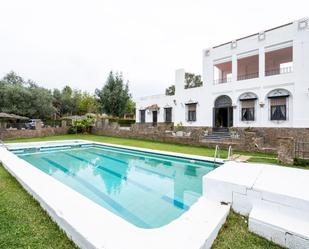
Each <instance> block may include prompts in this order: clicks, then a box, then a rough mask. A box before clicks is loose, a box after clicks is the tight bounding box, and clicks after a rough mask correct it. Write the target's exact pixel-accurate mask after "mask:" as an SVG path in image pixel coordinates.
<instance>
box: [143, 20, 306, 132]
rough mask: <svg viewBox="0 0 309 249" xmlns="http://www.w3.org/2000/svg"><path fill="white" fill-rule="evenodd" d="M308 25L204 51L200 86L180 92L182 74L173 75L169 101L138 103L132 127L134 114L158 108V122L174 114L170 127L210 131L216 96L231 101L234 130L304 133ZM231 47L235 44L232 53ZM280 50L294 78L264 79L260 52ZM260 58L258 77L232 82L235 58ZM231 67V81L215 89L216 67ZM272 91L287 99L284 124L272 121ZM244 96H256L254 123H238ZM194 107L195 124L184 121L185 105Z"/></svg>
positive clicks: (295, 24)
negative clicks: (286, 50) (168, 111)
mask: <svg viewBox="0 0 309 249" xmlns="http://www.w3.org/2000/svg"><path fill="white" fill-rule="evenodd" d="M308 26H309V23H308V25H307V27H306V28H304V29H301V30H300V29H299V22H298V21H295V22H293V23H291V24H289V25H284V26H282V27H279V28H275V29H272V30H269V31H265V33H264V35H265V39H259V34H255V35H252V36H249V37H247V38H243V39H238V40H237V41H236V42H231V43H227V44H224V45H220V46H217V47H214V48H210V49H207V50H204V51H203V75H202V77H203V86H202V87H198V88H191V89H184V81H185V79H184V74H185V72H184V70H183V69H180V70H177V71H176V77H175V86H176V91H175V95H174V96H165V95H157V96H151V97H144V98H141V99H140V100H137V122H139V109H141V108H146V107H147V106H150V105H153V104H157V105H158V106H159V107H160V111H159V115H158V122H164V114H163V113H164V110H163V107H165V106H171V107H172V108H173V122H174V124H178V123H180V122H181V123H182V124H183V125H184V126H204V127H212V126H213V118H214V117H213V108H214V102H215V100H216V99H217V98H218V97H219V96H221V95H227V96H229V97H230V98H231V99H232V103H233V104H232V105H233V126H234V127H274V128H277V127H293V128H306V127H309V112H308V111H306V110H305V109H304V107H309V77H308V72H309V27H308ZM232 44H236V46H235V47H232ZM284 44H292V46H293V72H291V73H287V74H279V75H272V76H265V50H266V51H268V50H269V49H275V48H278V49H279V48H281V47H282V46H284ZM257 53H258V55H259V77H258V78H254V79H248V80H241V81H238V80H237V58H239V57H241V58H243V57H244V55H248V56H250V55H252V54H257ZM229 59H231V61H232V81H231V82H228V83H223V84H214V68H213V67H214V64H215V63H217V62H220V61H222V62H223V61H226V60H229ZM275 89H285V90H287V91H288V92H289V93H290V97H288V103H287V110H288V111H287V120H286V121H271V120H270V105H269V99H268V97H267V95H268V93H269V92H271V91H272V90H275ZM246 92H252V93H254V94H256V95H257V97H258V100H257V101H256V106H255V121H245V122H244V121H241V103H240V101H239V96H240V95H241V94H243V93H246ZM190 102H196V103H197V114H196V116H197V120H196V121H195V122H188V121H187V120H186V103H190ZM146 122H152V115H151V113H150V112H148V113H147V111H146Z"/></svg>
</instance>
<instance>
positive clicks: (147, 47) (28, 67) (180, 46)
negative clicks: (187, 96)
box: [0, 0, 309, 98]
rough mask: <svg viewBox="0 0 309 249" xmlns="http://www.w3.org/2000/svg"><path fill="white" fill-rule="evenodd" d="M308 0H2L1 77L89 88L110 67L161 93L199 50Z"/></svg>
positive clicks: (142, 88) (198, 61)
mask: <svg viewBox="0 0 309 249" xmlns="http://www.w3.org/2000/svg"><path fill="white" fill-rule="evenodd" d="M308 9H309V1H308V0H294V1H292V2H291V1H289V2H288V1H279V0H250V1H249V0H220V1H219V0H216V1H214V0H190V1H189V0H154V1H152V0H151V1H149V0H27V1H25V0H0V78H2V77H3V76H4V75H5V74H6V73H8V72H9V71H12V70H13V71H15V72H16V73H17V74H19V75H20V76H22V77H24V78H25V79H32V80H34V81H35V82H37V83H38V84H39V85H41V86H44V87H47V88H50V89H53V88H62V87H64V86H65V85H70V86H71V87H72V88H77V89H81V90H83V91H84V90H85V91H88V92H91V93H93V92H94V90H95V89H96V88H102V86H103V85H104V83H105V82H106V78H107V76H108V73H109V71H111V70H113V71H119V72H122V73H123V77H124V79H125V80H128V81H129V87H130V91H131V93H132V95H133V97H134V98H137V97H141V96H145V95H153V94H160V93H164V91H165V88H166V87H168V86H169V85H171V84H173V83H174V75H175V70H176V69H179V68H184V69H185V70H186V71H187V72H192V73H195V74H201V72H202V50H203V49H205V48H208V47H212V46H215V45H218V44H221V43H224V42H228V41H231V40H234V39H237V38H240V37H243V36H246V35H250V34H253V33H256V32H259V31H262V30H265V29H269V28H273V27H275V26H279V25H282V24H285V23H288V22H291V21H294V20H298V19H300V18H303V17H307V16H308V13H309V12H308Z"/></svg>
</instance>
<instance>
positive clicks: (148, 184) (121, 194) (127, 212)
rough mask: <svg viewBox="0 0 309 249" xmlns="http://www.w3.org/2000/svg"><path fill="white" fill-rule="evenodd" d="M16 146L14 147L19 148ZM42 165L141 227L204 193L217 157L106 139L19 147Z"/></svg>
mask: <svg viewBox="0 0 309 249" xmlns="http://www.w3.org/2000/svg"><path fill="white" fill-rule="evenodd" d="M13 152H14V151H13ZM14 153H15V154H17V155H18V156H19V157H20V158H22V159H24V160H25V161H27V162H29V163H30V164H32V165H33V166H35V167H36V168H38V169H40V170H41V171H43V172H45V173H46V174H48V175H50V176H52V177H54V178H55V179H57V180H59V181H60V182H62V183H63V184H65V185H67V186H69V187H71V188H72V189H74V190H75V191H77V192H79V193H80V194H82V195H84V196H86V197H87V198H89V199H91V200H92V201H94V202H96V203H97V204H99V205H101V206H102V207H104V208H106V209H108V210H109V211H111V212H113V213H114V214H116V215H118V216H120V217H122V218H123V219H125V220H127V221H128V222H130V223H132V224H134V225H136V226H138V227H141V228H157V227H160V226H163V225H166V224H168V223H170V222H171V221H173V220H175V219H176V218H178V217H179V216H180V215H181V214H183V213H184V212H186V211H187V210H188V209H189V208H190V206H191V205H192V204H194V203H195V202H196V201H197V200H198V198H199V197H200V196H201V195H202V178H203V176H204V175H205V174H207V173H208V172H210V171H211V170H213V169H214V165H213V163H212V162H208V161H199V160H192V159H187V158H181V157H174V156H166V155H162V154H156V153H148V152H142V151H137V150H129V149H123V148H117V147H110V146H103V145H88V146H79V147H59V148H57V147H53V148H41V149H32V150H31V149H30V150H18V151H15V152H14Z"/></svg>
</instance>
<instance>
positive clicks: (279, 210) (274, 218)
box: [0, 140, 309, 249]
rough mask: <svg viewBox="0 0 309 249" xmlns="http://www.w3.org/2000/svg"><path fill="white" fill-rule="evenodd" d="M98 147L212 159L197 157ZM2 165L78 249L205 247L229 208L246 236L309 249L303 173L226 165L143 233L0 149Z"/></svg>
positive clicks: (308, 183) (308, 177)
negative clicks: (189, 200) (178, 212)
mask: <svg viewBox="0 0 309 249" xmlns="http://www.w3.org/2000/svg"><path fill="white" fill-rule="evenodd" d="M83 143H84V144H85V143H86V144H87V143H94V142H92V141H83V140H74V141H53V142H36V143H20V144H8V147H9V148H11V149H12V148H23V147H44V146H47V147H49V146H56V145H66V144H83ZM96 144H103V143H96ZM104 145H109V146H113V147H120V148H128V149H134V150H140V151H148V152H153V153H159V154H166V155H172V156H181V157H187V158H192V159H200V160H213V159H212V158H208V157H202V156H192V155H185V154H179V153H172V152H162V151H157V150H149V149H141V148H135V147H129V146H118V145H114V144H112V145H111V144H104ZM0 161H1V162H2V163H3V165H4V167H5V168H6V169H7V170H8V171H9V172H10V173H11V174H12V175H13V176H15V177H16V179H17V180H18V181H19V182H20V183H21V184H22V185H23V186H24V188H25V189H26V190H27V191H28V192H29V193H30V194H31V195H33V196H34V197H35V198H36V199H37V200H38V201H39V202H40V204H41V206H42V207H43V208H44V209H46V210H47V212H48V213H49V215H50V216H51V217H52V218H53V220H54V221H55V222H56V223H57V224H58V225H59V226H60V227H61V228H62V229H63V230H65V232H66V233H67V234H68V236H69V237H71V238H72V240H73V241H75V243H76V244H77V245H78V246H80V247H81V248H87V249H88V248H105V249H131V248H134V249H139V248H149V249H152V248H154V249H157V248H162V249H173V248H175V249H176V248H177V249H182V248H192V249H195V248H196V249H198V248H210V247H211V245H212V243H213V241H214V239H215V238H216V236H217V234H218V231H219V230H220V228H221V226H222V225H223V224H224V222H225V220H226V217H227V215H228V213H229V209H230V206H231V207H232V208H233V209H234V210H235V211H236V212H238V213H241V214H243V215H246V216H249V230H250V231H252V232H254V233H256V234H259V235H261V236H263V237H265V238H267V239H269V240H272V241H274V242H275V243H278V244H280V245H282V246H284V247H288V248H292V249H305V248H307V249H308V248H309V191H308V190H309V170H301V169H294V168H287V167H282V166H275V165H265V164H252V163H240V162H232V161H229V162H225V163H224V164H223V165H222V166H220V167H218V168H216V169H215V170H213V171H211V172H210V173H208V174H206V175H205V176H204V177H203V196H202V197H201V198H200V199H199V201H198V202H197V203H195V204H194V205H193V206H192V207H191V208H190V209H189V210H188V211H187V212H185V213H184V214H183V215H182V216H180V217H179V218H178V219H176V220H174V221H173V222H171V223H169V224H167V225H165V226H163V227H160V228H156V229H142V228H138V227H136V226H134V225H132V224H131V223H129V222H127V221H125V220H123V219H122V218H120V217H118V216H117V215H115V214H113V213H111V212H109V211H108V210H106V209H104V208H103V207H101V206H99V205H98V204H96V203H94V202H92V201H91V200H89V199H88V198H86V197H84V196H83V195H81V194H79V193H77V192H76V191H74V190H72V189H71V188H69V187H67V186H66V185H64V184H62V183H61V182H59V181H57V180H56V179H54V178H52V177H50V176H48V175H47V174H45V173H43V172H41V171H40V170H39V169H37V168H35V167H32V166H31V164H29V163H27V162H25V161H24V160H22V159H20V158H19V157H17V156H16V155H14V154H13V153H11V152H9V151H8V150H6V149H4V148H0ZM59 193H61V194H59ZM68 200H70V201H68ZM224 203H227V204H228V205H225V204H224Z"/></svg>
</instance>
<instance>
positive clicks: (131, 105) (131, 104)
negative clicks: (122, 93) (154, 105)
mask: <svg viewBox="0 0 309 249" xmlns="http://www.w3.org/2000/svg"><path fill="white" fill-rule="evenodd" d="M135 108H136V104H135V102H134V101H133V100H132V99H129V100H128V103H127V107H126V111H125V114H128V115H134V114H135Z"/></svg>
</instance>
